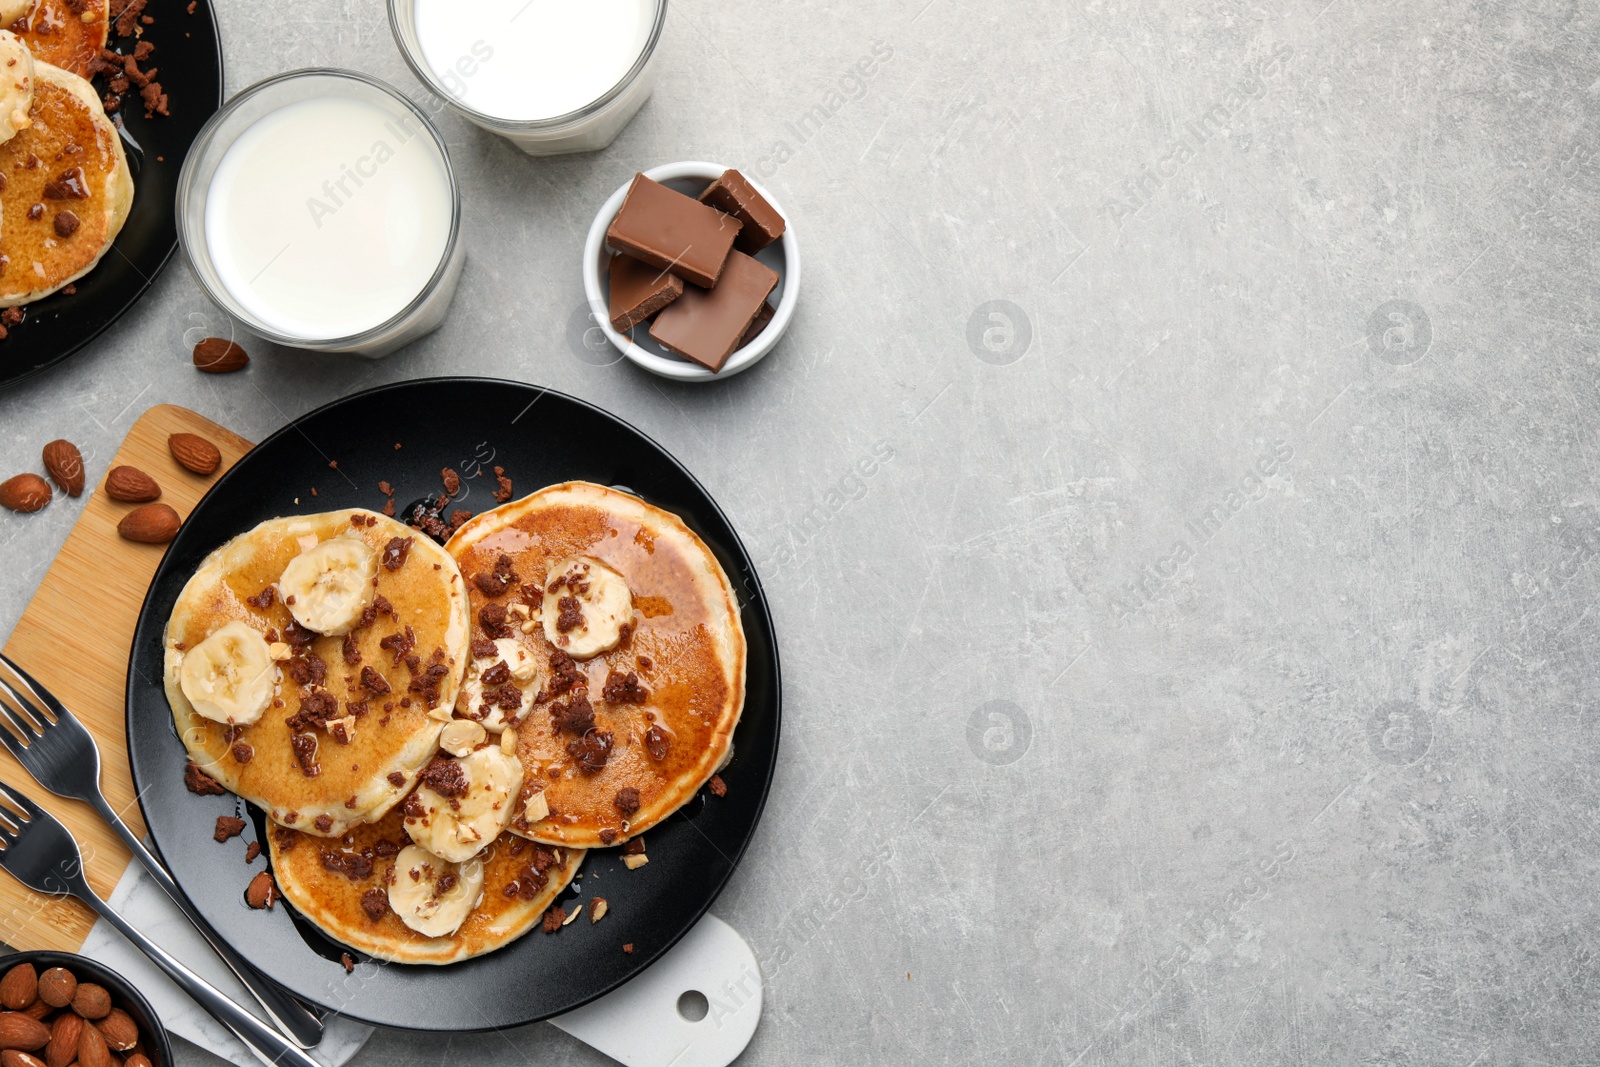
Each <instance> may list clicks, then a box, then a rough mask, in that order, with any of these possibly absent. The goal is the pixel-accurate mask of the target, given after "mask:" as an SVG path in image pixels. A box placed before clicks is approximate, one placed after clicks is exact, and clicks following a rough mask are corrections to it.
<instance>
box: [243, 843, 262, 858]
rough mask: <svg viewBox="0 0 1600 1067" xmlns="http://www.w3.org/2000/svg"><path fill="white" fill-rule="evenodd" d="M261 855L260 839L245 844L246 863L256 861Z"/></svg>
mask: <svg viewBox="0 0 1600 1067" xmlns="http://www.w3.org/2000/svg"><path fill="white" fill-rule="evenodd" d="M259 855H261V842H260V841H252V842H250V843H249V844H248V845H246V846H244V861H245V862H246V863H254V862H255V861H256V857H257V856H259Z"/></svg>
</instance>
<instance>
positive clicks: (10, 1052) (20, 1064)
mask: <svg viewBox="0 0 1600 1067" xmlns="http://www.w3.org/2000/svg"><path fill="white" fill-rule="evenodd" d="M0 1067H45V1062H44V1061H43V1060H41V1059H40V1058H39V1057H37V1056H30V1055H28V1054H27V1053H26V1052H18V1051H17V1050H16V1049H14V1048H8V1049H6V1050H5V1051H4V1052H0Z"/></svg>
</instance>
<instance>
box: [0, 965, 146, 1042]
mask: <svg viewBox="0 0 1600 1067" xmlns="http://www.w3.org/2000/svg"><path fill="white" fill-rule="evenodd" d="M73 1065H77V1067H172V1045H171V1044H170V1043H169V1042H168V1040H167V1032H166V1030H165V1029H163V1028H162V1026H161V1020H160V1019H158V1018H157V1017H156V1013H155V1009H154V1008H152V1007H151V1006H150V1002H149V1001H147V1000H145V999H144V996H143V994H141V993H140V992H139V991H138V990H137V989H135V988H134V987H133V986H132V985H130V984H129V983H128V981H127V980H126V979H125V978H123V977H122V976H121V975H119V974H117V973H116V972H115V971H113V970H110V969H109V968H107V967H105V966H104V965H103V964H99V963H96V962H95V961H94V960H91V959H89V958H87V957H85V956H74V955H72V954H71V953H68V952H18V953H15V954H13V955H10V956H6V957H3V958H0V1067H73Z"/></svg>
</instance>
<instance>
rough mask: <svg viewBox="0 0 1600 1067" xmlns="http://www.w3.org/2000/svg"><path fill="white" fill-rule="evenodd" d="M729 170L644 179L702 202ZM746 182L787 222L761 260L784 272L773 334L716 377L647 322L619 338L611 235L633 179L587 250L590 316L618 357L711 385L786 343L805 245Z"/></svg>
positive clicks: (654, 172)
mask: <svg viewBox="0 0 1600 1067" xmlns="http://www.w3.org/2000/svg"><path fill="white" fill-rule="evenodd" d="M728 169H729V168H728V167H725V166H722V165H721V164H719V163H702V162H699V161H689V162H685V163H668V164H666V165H664V166H660V167H652V168H651V169H650V170H647V171H645V172H644V175H645V177H647V178H650V179H652V180H654V181H658V182H660V183H661V184H663V185H665V186H668V187H669V188H672V189H676V190H678V191H679V192H680V193H687V194H688V195H690V196H699V195H700V193H702V192H704V191H705V187H706V186H708V185H710V184H711V183H712V182H714V181H716V180H717V179H718V178H720V177H722V172H723V171H725V170H728ZM745 178H746V179H747V180H748V181H749V182H750V184H751V186H753V187H754V188H755V190H756V192H758V193H760V194H761V195H762V196H764V197H766V198H767V203H769V204H771V205H772V207H773V210H775V211H777V213H778V214H780V215H782V216H783V221H784V233H783V236H782V237H780V238H778V239H777V240H776V241H774V242H772V243H771V244H770V245H768V246H767V247H765V248H763V249H762V250H761V251H760V252H758V253H757V254H756V257H755V258H756V259H758V260H760V261H761V262H762V263H765V264H766V265H767V266H768V267H771V268H772V269H773V270H775V271H777V272H778V287H777V288H776V289H774V290H773V291H772V293H773V295H772V296H771V297H769V298H768V299H769V300H775V301H776V307H777V314H775V315H773V317H772V321H771V322H769V323H767V328H766V329H765V330H762V331H761V333H760V334H758V335H757V336H756V339H755V340H753V341H751V342H750V343H749V344H747V345H745V346H744V347H743V348H741V349H738V350H737V351H735V352H734V353H733V355H731V356H729V357H728V361H727V362H726V363H724V364H723V365H722V369H721V370H720V371H718V372H717V373H715V374H713V373H711V372H710V371H708V370H706V369H705V368H704V367H702V366H700V364H698V363H691V362H689V361H688V360H686V359H680V358H679V357H677V356H674V355H671V354H670V353H668V352H667V351H666V350H665V349H663V348H662V347H661V346H660V345H658V344H656V343H655V342H654V341H652V340H651V339H650V324H649V323H647V322H642V323H640V324H639V325H638V326H635V327H634V328H633V331H632V333H633V335H634V336H628V335H626V334H621V333H618V332H617V331H616V330H614V329H613V328H612V326H611V310H610V297H611V286H610V282H609V271H608V266H609V263H610V259H611V253H610V251H609V250H608V249H607V248H606V231H607V230H609V229H610V228H611V222H612V220H613V219H615V218H616V217H617V212H619V211H621V210H622V201H623V198H624V197H626V196H627V195H628V186H629V185H631V184H633V182H632V179H629V181H628V182H627V183H626V184H624V185H622V186H620V187H619V188H618V189H617V191H616V192H614V193H612V194H611V199H609V200H607V201H606V202H605V206H604V207H602V208H601V209H600V214H598V215H596V216H595V218H594V225H592V226H590V227H589V239H588V240H587V241H586V242H584V246H583V291H584V293H585V294H586V295H587V296H588V298H589V310H590V312H591V314H592V315H593V317H594V322H595V324H596V325H597V326H599V327H600V329H601V330H603V331H604V332H605V335H606V339H607V340H608V341H610V342H611V343H612V344H613V345H615V346H616V347H617V350H618V351H620V352H621V353H622V354H623V355H625V356H627V357H628V358H629V359H630V360H632V361H633V362H634V363H637V364H638V365H639V366H641V367H643V368H644V369H645V370H647V371H649V372H650V373H652V374H659V375H661V376H662V377H663V378H674V379H676V380H678V381H680V382H709V381H716V380H720V379H722V378H731V377H733V376H734V375H735V374H738V373H739V372H740V371H744V370H749V369H750V368H751V367H753V366H755V365H756V364H757V363H759V362H761V359H762V357H764V356H765V355H766V354H767V353H768V352H770V351H772V349H773V348H774V347H775V346H776V345H777V343H778V341H779V339H780V338H782V337H783V333H784V331H785V330H787V329H788V328H789V320H790V319H792V318H794V306H795V303H796V301H798V300H799V298H800V245H799V243H798V242H797V241H796V240H795V236H794V220H793V219H791V218H789V213H788V212H787V211H785V210H783V205H782V204H780V203H778V202H777V201H776V200H774V199H773V198H772V194H771V193H769V192H767V190H766V189H765V188H763V187H762V185H761V184H760V183H759V182H757V181H756V180H755V179H754V178H751V177H750V176H749V175H748V174H746V175H745ZM635 338H637V339H635Z"/></svg>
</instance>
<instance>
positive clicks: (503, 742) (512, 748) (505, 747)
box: [500, 726, 517, 756]
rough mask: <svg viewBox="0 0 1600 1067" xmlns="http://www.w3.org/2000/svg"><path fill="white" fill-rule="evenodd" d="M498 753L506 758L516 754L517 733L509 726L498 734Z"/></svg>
mask: <svg viewBox="0 0 1600 1067" xmlns="http://www.w3.org/2000/svg"><path fill="white" fill-rule="evenodd" d="M500 751H501V752H504V753H505V754H506V755H508V756H515V755H516V754H517V731H515V730H513V729H512V728H511V727H509V726H508V727H506V728H505V730H503V731H502V732H501V734H500Z"/></svg>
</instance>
